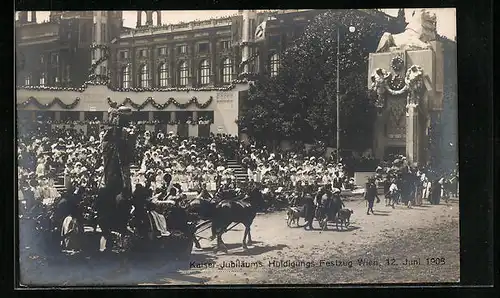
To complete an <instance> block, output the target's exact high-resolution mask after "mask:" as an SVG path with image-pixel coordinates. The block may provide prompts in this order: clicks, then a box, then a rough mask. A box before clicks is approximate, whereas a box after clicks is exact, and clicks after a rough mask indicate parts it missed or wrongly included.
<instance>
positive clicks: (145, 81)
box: [139, 64, 149, 88]
mask: <svg viewBox="0 0 500 298" xmlns="http://www.w3.org/2000/svg"><path fill="white" fill-rule="evenodd" d="M139 69H140V72H139V82H140V86H141V87H142V88H149V69H148V65H147V64H143V65H142V66H141V67H140V68H139Z"/></svg>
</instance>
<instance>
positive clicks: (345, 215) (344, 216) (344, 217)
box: [335, 209, 354, 230]
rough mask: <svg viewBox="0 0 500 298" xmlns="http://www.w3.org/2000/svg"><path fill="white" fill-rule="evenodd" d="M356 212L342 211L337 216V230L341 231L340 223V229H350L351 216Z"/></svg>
mask: <svg viewBox="0 0 500 298" xmlns="http://www.w3.org/2000/svg"><path fill="white" fill-rule="evenodd" d="M353 213H354V211H352V210H349V209H340V210H339V213H338V214H337V221H336V223H335V224H336V226H337V230H338V229H339V222H340V228H341V229H342V230H343V229H344V227H346V228H347V227H348V226H349V225H350V219H351V214H353Z"/></svg>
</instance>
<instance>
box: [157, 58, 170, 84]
mask: <svg viewBox="0 0 500 298" xmlns="http://www.w3.org/2000/svg"><path fill="white" fill-rule="evenodd" d="M158 77H159V78H160V87H167V85H168V65H167V63H163V64H161V65H160V67H159V68H158Z"/></svg>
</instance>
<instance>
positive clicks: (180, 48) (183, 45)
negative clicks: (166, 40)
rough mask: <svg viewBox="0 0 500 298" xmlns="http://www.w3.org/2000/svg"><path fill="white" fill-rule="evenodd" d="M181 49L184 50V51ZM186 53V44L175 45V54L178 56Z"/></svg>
mask: <svg viewBox="0 0 500 298" xmlns="http://www.w3.org/2000/svg"><path fill="white" fill-rule="evenodd" d="M182 49H184V51H183V50H182ZM187 53H188V47H187V44H181V45H177V54H178V55H187Z"/></svg>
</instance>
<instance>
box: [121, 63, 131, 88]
mask: <svg viewBox="0 0 500 298" xmlns="http://www.w3.org/2000/svg"><path fill="white" fill-rule="evenodd" d="M121 79H122V80H121V86H122V88H130V66H128V65H127V66H125V67H123V68H122V71H121Z"/></svg>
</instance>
